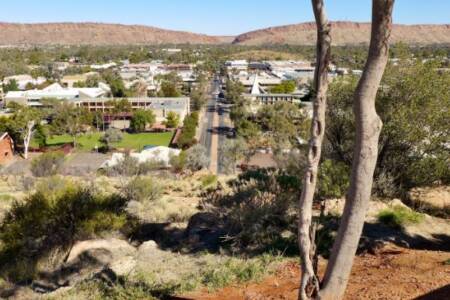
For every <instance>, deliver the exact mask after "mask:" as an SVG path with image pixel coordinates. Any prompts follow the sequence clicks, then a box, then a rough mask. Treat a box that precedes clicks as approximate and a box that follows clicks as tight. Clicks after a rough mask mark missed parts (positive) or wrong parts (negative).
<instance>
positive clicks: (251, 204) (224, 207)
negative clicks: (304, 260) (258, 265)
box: [202, 170, 300, 252]
mask: <svg viewBox="0 0 450 300" xmlns="http://www.w3.org/2000/svg"><path fill="white" fill-rule="evenodd" d="M299 184H300V181H299V179H298V178H297V177H295V176H291V175H289V174H286V173H284V172H283V171H280V170H277V171H271V170H256V171H248V172H246V173H243V174H241V175H239V177H238V179H236V180H232V181H230V182H229V183H228V185H229V189H224V188H223V187H221V186H219V187H217V188H216V189H214V190H208V191H207V192H205V193H204V195H203V200H202V206H203V207H204V208H206V209H207V210H208V211H209V212H211V213H213V214H215V215H217V218H218V220H222V222H223V223H224V224H225V227H226V229H227V230H226V231H227V232H226V234H225V235H224V239H225V238H226V239H225V240H227V241H228V242H229V245H230V246H231V249H232V250H236V251H239V250H244V249H245V251H255V252H261V251H268V250H281V251H287V250H295V249H296V247H297V246H296V242H295V236H296V232H297V226H296V223H297V208H298V205H297V200H298V196H299V194H298V193H299V190H298V187H299Z"/></svg>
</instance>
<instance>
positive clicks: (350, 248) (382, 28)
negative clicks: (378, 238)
mask: <svg viewBox="0 0 450 300" xmlns="http://www.w3.org/2000/svg"><path fill="white" fill-rule="evenodd" d="M393 6H394V0H373V5H372V32H371V40H370V46H369V55H368V58H367V62H366V65H365V67H364V72H363V74H362V77H361V79H360V81H359V83H358V86H357V89H356V91H355V95H354V106H353V110H354V114H355V118H356V137H355V149H354V155H353V163H352V174H351V182H350V187H349V191H348V193H347V199H346V202H345V207H344V213H343V215H342V219H341V222H340V226H339V231H338V235H337V237H336V241H335V243H334V245H333V249H332V252H331V257H330V260H329V262H328V265H327V270H326V272H325V276H324V280H323V284H322V290H321V291H320V293H319V297H318V298H319V299H333V300H334V299H342V298H343V296H344V293H345V289H346V286H347V282H348V278H349V275H350V272H351V268H352V265H353V259H354V256H355V253H356V250H357V247H358V242H359V239H360V237H361V232H362V228H363V225H364V220H365V216H366V212H367V207H368V204H369V201H370V196H371V190H372V183H373V174H374V170H375V165H376V162H377V156H378V139H379V135H380V132H381V128H382V122H381V120H380V118H379V116H378V114H377V112H376V109H375V98H376V94H377V91H378V87H379V85H380V82H381V79H382V76H383V73H384V70H385V67H386V63H387V60H388V52H389V37H390V34H391V29H392V10H393Z"/></svg>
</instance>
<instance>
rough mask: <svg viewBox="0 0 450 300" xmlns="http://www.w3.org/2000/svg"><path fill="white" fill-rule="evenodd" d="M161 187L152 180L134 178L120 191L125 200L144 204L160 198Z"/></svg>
mask: <svg viewBox="0 0 450 300" xmlns="http://www.w3.org/2000/svg"><path fill="white" fill-rule="evenodd" d="M162 192H163V189H162V186H161V185H160V184H159V183H158V182H156V181H155V180H154V179H152V178H145V177H136V178H133V179H132V180H130V182H129V183H128V184H127V185H126V186H125V187H124V188H123V189H122V193H123V196H124V197H125V198H126V199H127V200H132V201H138V202H145V201H155V200H158V199H159V198H160V197H161V196H162Z"/></svg>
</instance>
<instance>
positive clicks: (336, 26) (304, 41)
mask: <svg viewBox="0 0 450 300" xmlns="http://www.w3.org/2000/svg"><path fill="white" fill-rule="evenodd" d="M331 26H332V33H331V35H332V39H333V44H334V45H355V44H364V43H368V42H369V37H370V23H355V22H332V24H331ZM315 40H316V25H315V23H312V22H311V23H301V24H296V25H287V26H280V27H271V28H267V29H261V30H256V31H252V32H248V33H244V34H241V35H239V36H237V37H236V38H235V40H234V41H233V43H234V44H240V45H265V44H292V45H313V44H315ZM400 41H401V42H405V43H407V44H418V45H425V44H447V43H448V44H450V24H446V25H394V28H393V32H392V42H393V43H396V42H400Z"/></svg>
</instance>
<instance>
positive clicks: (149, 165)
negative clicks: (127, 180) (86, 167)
mask: <svg viewBox="0 0 450 300" xmlns="http://www.w3.org/2000/svg"><path fill="white" fill-rule="evenodd" d="M163 168H166V166H165V164H164V163H163V162H161V161H157V160H149V161H146V162H143V163H140V162H139V160H138V159H137V158H135V157H132V156H130V155H125V156H124V158H123V159H121V160H120V161H119V163H118V164H117V165H115V166H112V167H108V168H105V169H104V170H103V171H104V173H105V174H106V175H107V176H111V177H115V176H126V177H131V176H138V175H146V174H148V173H150V172H151V171H155V170H160V169H163Z"/></svg>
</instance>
